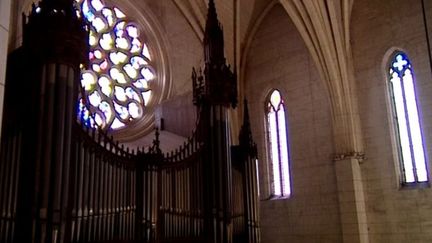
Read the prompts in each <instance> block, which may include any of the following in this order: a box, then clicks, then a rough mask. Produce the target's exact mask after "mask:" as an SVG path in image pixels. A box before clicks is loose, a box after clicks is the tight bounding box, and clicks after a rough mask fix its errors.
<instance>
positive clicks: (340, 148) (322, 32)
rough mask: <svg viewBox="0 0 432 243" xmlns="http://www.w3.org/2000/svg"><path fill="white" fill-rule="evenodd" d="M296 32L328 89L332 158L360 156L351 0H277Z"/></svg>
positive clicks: (360, 137)
mask: <svg viewBox="0 0 432 243" xmlns="http://www.w3.org/2000/svg"><path fill="white" fill-rule="evenodd" d="M280 3H281V4H282V5H283V7H284V8H285V10H286V11H287V13H288V15H289V16H290V17H291V19H292V21H293V22H294V24H295V25H296V27H297V29H298V31H299V32H300V34H301V36H302V38H303V40H304V42H305V44H306V46H307V48H308V49H309V52H310V54H311V56H312V58H313V60H314V62H315V64H316V67H317V69H318V71H319V73H320V76H321V78H322V80H323V81H324V82H325V87H326V88H327V91H328V93H329V97H330V102H331V107H332V117H333V127H334V134H333V135H334V141H335V153H336V154H335V159H336V160H339V159H344V158H347V157H351V158H357V159H360V160H361V159H363V157H364V154H363V150H364V149H363V138H362V133H361V127H360V119H359V113H358V101H357V95H356V85H355V82H354V72H353V64H352V53H351V44H350V32H349V27H350V17H351V10H352V6H353V3H354V0H338V1H327V0H317V1H299V0H280Z"/></svg>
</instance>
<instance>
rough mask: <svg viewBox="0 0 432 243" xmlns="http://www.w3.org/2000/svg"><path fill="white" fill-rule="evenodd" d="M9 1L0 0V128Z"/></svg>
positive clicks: (0, 123) (7, 37)
mask: <svg viewBox="0 0 432 243" xmlns="http://www.w3.org/2000/svg"><path fill="white" fill-rule="evenodd" d="M11 3H12V2H11V0H0V128H1V125H2V120H3V99H4V90H5V79H6V59H7V54H8V43H9V22H10V14H11ZM0 136H1V134H0Z"/></svg>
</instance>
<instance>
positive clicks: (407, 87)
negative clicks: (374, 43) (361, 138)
mask: <svg viewBox="0 0 432 243" xmlns="http://www.w3.org/2000/svg"><path fill="white" fill-rule="evenodd" d="M388 70H389V82H390V84H389V87H390V96H391V101H392V108H393V109H392V115H393V120H394V124H395V133H396V136H395V138H396V141H397V143H396V144H397V147H398V156H399V162H400V170H401V182H402V184H412V183H420V182H426V181H428V175H427V169H426V159H425V153H424V147H423V136H422V131H421V126H420V121H419V112H418V105H417V97H416V91H415V78H414V73H413V68H412V65H411V62H410V60H409V58H408V56H407V55H406V54H405V53H403V52H398V53H396V54H395V55H393V56H392V59H391V61H390V66H389V69H388Z"/></svg>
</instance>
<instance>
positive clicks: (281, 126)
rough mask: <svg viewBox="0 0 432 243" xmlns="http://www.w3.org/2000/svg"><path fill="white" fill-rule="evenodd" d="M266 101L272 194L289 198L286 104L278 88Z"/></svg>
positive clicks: (289, 180)
mask: <svg viewBox="0 0 432 243" xmlns="http://www.w3.org/2000/svg"><path fill="white" fill-rule="evenodd" d="M266 103H267V105H266V109H267V110H266V117H267V132H268V136H267V141H268V149H269V160H270V164H271V166H270V168H271V173H270V182H271V194H272V196H274V197H277V198H287V197H289V196H290V195H291V179H290V168H289V167H290V166H289V152H288V138H287V128H286V124H287V123H286V120H285V105H284V101H283V99H282V97H281V94H280V92H279V91H278V90H274V91H273V92H272V93H271V94H270V96H269V99H268V100H267V102H266Z"/></svg>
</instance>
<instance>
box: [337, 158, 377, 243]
mask: <svg viewBox="0 0 432 243" xmlns="http://www.w3.org/2000/svg"><path fill="white" fill-rule="evenodd" d="M361 160H362V158H361V157H359V156H339V157H338V158H336V159H335V171H336V178H337V187H338V197H339V211H340V219H341V225H342V235H343V242H344V243H367V242H369V236H368V224H367V217H366V203H365V198H364V191H363V182H362V176H361V170H360V164H359V162H360V161H361Z"/></svg>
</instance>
